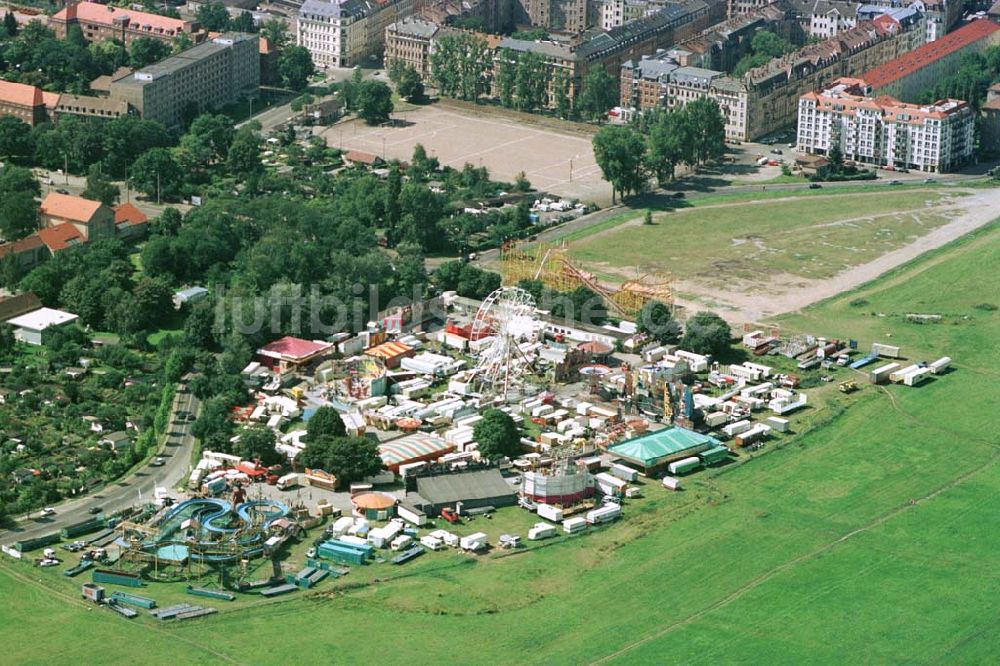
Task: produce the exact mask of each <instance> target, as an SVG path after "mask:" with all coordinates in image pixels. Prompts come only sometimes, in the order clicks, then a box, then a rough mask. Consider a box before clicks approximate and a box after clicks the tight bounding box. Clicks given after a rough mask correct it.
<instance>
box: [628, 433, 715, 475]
mask: <svg viewBox="0 0 1000 666" xmlns="http://www.w3.org/2000/svg"><path fill="white" fill-rule="evenodd" d="M719 444H720V442H719V440H717V439H716V438H714V437H710V436H709V435H702V434H700V433H697V432H694V431H693V430H687V429H685V428H680V427H678V426H673V427H670V428H664V429H663V430H657V431H656V432H651V433H648V434H645V435H642V436H640V437H636V438H634V439H630V440H627V441H624V442H621V443H619V444H615V445H614V446H610V447H608V453H612V454H614V455H616V456H621V457H622V458H628V459H630V460H635V461H638V462H640V463H642V464H643V465H645V466H646V467H649V466H652V465H655V464H656V463H657V461H659V460H661V459H663V458H666V457H669V456H674V455H677V454H679V453H685V452H688V451H690V452H692V453H696V452H697V451H701V450H704V449H709V448H713V447H716V446H719Z"/></svg>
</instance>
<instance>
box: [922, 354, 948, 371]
mask: <svg viewBox="0 0 1000 666" xmlns="http://www.w3.org/2000/svg"><path fill="white" fill-rule="evenodd" d="M950 365H951V357H949V356H942V357H941V358H939V359H938V360H936V361H934V362H933V363H931V364H930V365H929V366H927V367H928V368H930V369H931V372H932V373H934V374H935V375H939V374H941V373H942V372H944V371H945V370H947V369H948V366H950Z"/></svg>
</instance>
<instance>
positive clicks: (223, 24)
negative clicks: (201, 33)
mask: <svg viewBox="0 0 1000 666" xmlns="http://www.w3.org/2000/svg"><path fill="white" fill-rule="evenodd" d="M195 16H196V17H197V19H198V23H200V24H201V27H203V28H205V29H206V30H211V31H213V32H224V31H226V30H228V29H229V12H228V11H227V10H226V6H225V5H224V4H222V3H221V2H206V3H204V4H203V5H201V6H200V7H198V11H197V13H196V14H195Z"/></svg>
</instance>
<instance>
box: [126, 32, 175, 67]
mask: <svg viewBox="0 0 1000 666" xmlns="http://www.w3.org/2000/svg"><path fill="white" fill-rule="evenodd" d="M168 55H170V47H169V46H167V45H166V44H164V43H163V42H161V41H160V40H158V39H153V38H152V37H139V38H137V39H133V40H132V44H131V46H129V49H128V59H129V64H130V65H131V66H132V67H133V69H142V68H143V67H146V66H147V65H152V64H153V63H154V62H159V61H160V60H163V59H164V58H166V57H167V56H168Z"/></svg>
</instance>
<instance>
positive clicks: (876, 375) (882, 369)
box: [868, 363, 899, 384]
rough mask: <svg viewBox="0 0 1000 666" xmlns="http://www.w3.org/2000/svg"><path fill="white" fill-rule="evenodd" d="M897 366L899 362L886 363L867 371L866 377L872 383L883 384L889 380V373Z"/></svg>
mask: <svg viewBox="0 0 1000 666" xmlns="http://www.w3.org/2000/svg"><path fill="white" fill-rule="evenodd" d="M898 368H899V363H886V364H885V365H882V366H879V367H877V368H875V369H874V370H872V371H871V372H870V373H868V379H869V381H871V383H872V384H885V383H886V382H887V381H889V375H891V374H892V373H893V372H895V371H896V370H897V369H898Z"/></svg>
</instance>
